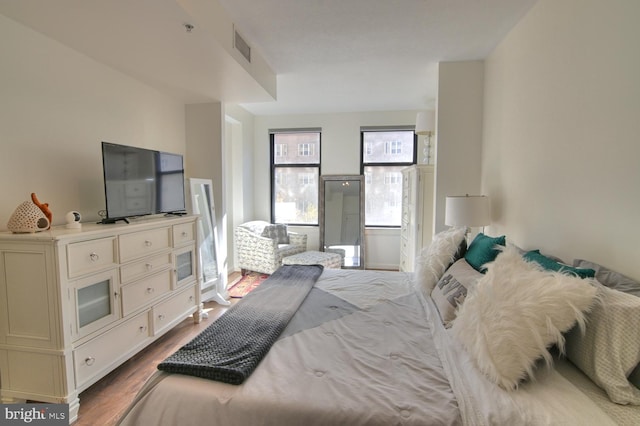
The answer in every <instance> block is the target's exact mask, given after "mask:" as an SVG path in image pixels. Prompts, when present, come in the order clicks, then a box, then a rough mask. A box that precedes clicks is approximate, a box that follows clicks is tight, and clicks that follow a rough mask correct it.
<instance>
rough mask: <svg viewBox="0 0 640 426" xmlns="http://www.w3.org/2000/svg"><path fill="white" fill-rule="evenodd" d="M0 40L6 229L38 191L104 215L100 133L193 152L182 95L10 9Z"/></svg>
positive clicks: (56, 213)
mask: <svg viewBox="0 0 640 426" xmlns="http://www.w3.org/2000/svg"><path fill="white" fill-rule="evenodd" d="M0 40H3V41H2V42H0V58H2V59H1V60H0V94H1V95H0V149H1V155H0V182H1V184H0V185H1V186H0V188H1V190H0V194H2V198H1V200H2V201H0V229H2V230H6V224H7V221H8V220H9V217H10V216H11V214H12V213H13V211H14V209H15V208H16V206H18V204H20V203H22V202H23V201H25V200H27V199H29V197H30V194H31V192H35V193H36V194H37V195H38V197H39V199H40V200H41V201H43V202H48V203H49V204H50V208H51V210H52V211H53V223H54V224H63V223H64V222H65V221H64V215H65V213H66V212H68V211H70V210H78V211H80V213H81V214H82V215H83V221H87V220H97V219H98V210H102V209H104V207H105V206H104V187H103V177H102V157H101V151H100V149H101V145H100V142H101V141H110V142H114V143H121V144H125V145H135V146H140V147H145V148H154V149H160V150H164V151H169V152H176V153H181V154H184V153H185V146H186V145H185V119H184V106H183V104H182V103H180V102H176V101H174V100H172V99H171V98H169V97H167V96H164V95H162V94H160V93H159V92H157V91H155V90H154V89H151V88H149V87H148V86H145V85H143V84H140V83H139V82H137V81H136V80H134V79H132V78H130V77H127V76H125V75H123V74H121V73H119V72H117V71H115V70H113V69H111V68H109V67H106V66H104V65H101V64H99V63H97V62H95V61H94V60H92V59H90V58H88V57H86V56H83V55H81V54H79V53H77V52H76V51H73V50H71V49H69V48H67V47H65V46H63V45H61V44H59V43H57V42H55V41H53V40H51V39H49V38H46V37H44V36H42V35H40V34H38V33H36V32H34V31H32V30H30V29H28V28H26V27H24V26H22V25H20V24H17V23H15V22H14V21H11V20H9V19H7V18H5V17H4V16H2V15H0Z"/></svg>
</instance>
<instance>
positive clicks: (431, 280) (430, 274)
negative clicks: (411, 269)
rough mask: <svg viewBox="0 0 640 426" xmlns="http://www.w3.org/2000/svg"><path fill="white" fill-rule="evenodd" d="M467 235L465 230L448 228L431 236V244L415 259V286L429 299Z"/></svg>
mask: <svg viewBox="0 0 640 426" xmlns="http://www.w3.org/2000/svg"><path fill="white" fill-rule="evenodd" d="M466 233H467V229H466V228H449V229H447V230H446V231H442V232H439V233H437V234H436V235H434V236H433V240H432V241H431V243H430V244H429V245H428V246H426V247H424V248H423V249H422V251H421V252H420V255H419V256H418V258H417V259H416V270H415V274H414V282H415V286H416V288H417V289H418V290H420V291H422V293H423V294H424V295H425V297H429V295H430V294H431V290H433V287H435V285H436V283H437V282H438V281H439V280H440V278H441V277H442V274H444V271H446V270H447V268H448V267H449V265H451V264H452V263H453V261H454V260H455V255H456V253H457V252H458V250H459V249H460V245H461V244H462V241H463V240H464V239H465V236H466Z"/></svg>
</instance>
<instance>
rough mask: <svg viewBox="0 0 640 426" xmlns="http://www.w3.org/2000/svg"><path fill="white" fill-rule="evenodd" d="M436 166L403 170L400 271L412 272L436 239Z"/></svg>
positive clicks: (421, 165) (422, 166)
mask: <svg viewBox="0 0 640 426" xmlns="http://www.w3.org/2000/svg"><path fill="white" fill-rule="evenodd" d="M433 191H434V166H432V165H427V164H418V165H415V166H411V167H407V168H406V169H403V170H402V224H401V228H400V270H401V271H406V272H413V271H414V270H415V260H416V257H417V256H418V254H420V251H421V250H422V248H423V247H424V246H426V245H428V244H429V243H430V242H431V238H432V237H433V208H434V205H433V199H434V197H433Z"/></svg>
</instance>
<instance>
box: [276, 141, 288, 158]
mask: <svg viewBox="0 0 640 426" xmlns="http://www.w3.org/2000/svg"><path fill="white" fill-rule="evenodd" d="M286 156H287V145H285V144H283V143H278V144H276V157H286Z"/></svg>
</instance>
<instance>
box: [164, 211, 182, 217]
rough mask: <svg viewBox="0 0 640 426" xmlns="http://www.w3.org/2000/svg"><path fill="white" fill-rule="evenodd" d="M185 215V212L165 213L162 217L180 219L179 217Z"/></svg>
mask: <svg viewBox="0 0 640 426" xmlns="http://www.w3.org/2000/svg"><path fill="white" fill-rule="evenodd" d="M186 214H187V212H167V213H165V214H164V215H165V217H170V216H178V217H181V216H186Z"/></svg>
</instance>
